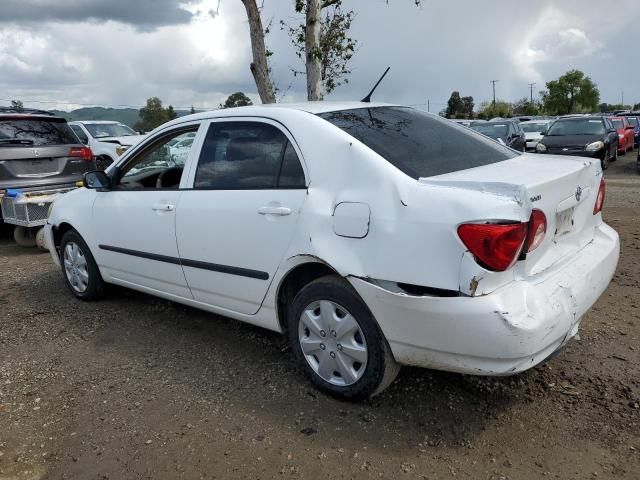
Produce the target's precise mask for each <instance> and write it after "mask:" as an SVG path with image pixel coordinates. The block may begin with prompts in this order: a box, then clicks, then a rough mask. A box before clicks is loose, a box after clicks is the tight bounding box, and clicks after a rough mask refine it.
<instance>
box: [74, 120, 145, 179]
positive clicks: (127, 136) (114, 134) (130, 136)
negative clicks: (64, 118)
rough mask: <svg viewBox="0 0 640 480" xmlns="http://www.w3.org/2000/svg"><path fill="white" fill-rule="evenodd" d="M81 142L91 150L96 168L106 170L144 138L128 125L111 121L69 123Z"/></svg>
mask: <svg viewBox="0 0 640 480" xmlns="http://www.w3.org/2000/svg"><path fill="white" fill-rule="evenodd" d="M69 126H70V127H71V128H72V129H73V131H74V133H75V134H76V135H77V136H78V138H79V139H80V141H81V142H82V143H83V144H85V145H86V146H88V147H89V148H91V150H92V151H93V154H94V155H95V158H96V166H97V167H98V168H99V169H101V170H104V169H105V168H107V167H108V166H109V165H111V163H113V162H114V161H115V160H117V159H118V157H119V156H120V155H122V154H123V153H124V152H125V151H126V150H127V149H128V148H130V147H131V146H133V145H135V144H137V143H138V142H139V141H140V140H142V139H143V138H144V135H139V134H138V133H136V132H135V131H134V130H132V129H131V128H130V127H128V126H127V125H125V124H123V123H120V122H113V121H109V120H83V121H77V122H69Z"/></svg>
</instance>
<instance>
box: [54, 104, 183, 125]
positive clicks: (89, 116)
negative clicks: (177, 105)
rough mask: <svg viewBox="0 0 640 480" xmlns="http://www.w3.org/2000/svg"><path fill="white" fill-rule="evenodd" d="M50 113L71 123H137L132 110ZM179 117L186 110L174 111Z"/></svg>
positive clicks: (101, 108)
mask: <svg viewBox="0 0 640 480" xmlns="http://www.w3.org/2000/svg"><path fill="white" fill-rule="evenodd" d="M50 111H51V113H54V114H55V115H59V116H61V117H64V118H66V119H67V120H68V121H70V122H72V121H74V120H113V121H116V122H121V123H124V124H125V125H129V126H130V127H131V128H133V125H134V123H136V122H137V121H138V110H136V109H134V108H104V107H84V108H78V109H77V110H71V111H70V112H64V111H62V110H50ZM176 113H177V114H178V116H179V117H182V116H184V115H188V114H189V111H188V110H176Z"/></svg>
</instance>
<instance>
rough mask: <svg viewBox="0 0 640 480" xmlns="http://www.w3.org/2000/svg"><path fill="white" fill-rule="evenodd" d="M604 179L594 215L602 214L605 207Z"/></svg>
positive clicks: (594, 208)
mask: <svg viewBox="0 0 640 480" xmlns="http://www.w3.org/2000/svg"><path fill="white" fill-rule="evenodd" d="M604 187H605V185H604V177H602V180H600V188H599V189H598V196H597V197H596V204H595V205H594V206H593V214H594V215H595V214H596V213H600V212H601V211H602V207H603V206H604V190H605V188H604Z"/></svg>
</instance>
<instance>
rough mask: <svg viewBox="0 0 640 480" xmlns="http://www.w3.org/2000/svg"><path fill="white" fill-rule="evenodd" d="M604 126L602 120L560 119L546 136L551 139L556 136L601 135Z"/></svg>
mask: <svg viewBox="0 0 640 480" xmlns="http://www.w3.org/2000/svg"><path fill="white" fill-rule="evenodd" d="M603 134H604V125H603V123H602V120H598V119H595V120H592V119H580V120H573V119H566V120H563V119H560V120H557V121H556V122H555V123H554V124H553V125H551V128H549V131H548V132H547V136H549V137H553V136H556V135H603Z"/></svg>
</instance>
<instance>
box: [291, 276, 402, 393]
mask: <svg viewBox="0 0 640 480" xmlns="http://www.w3.org/2000/svg"><path fill="white" fill-rule="evenodd" d="M321 300H329V301H331V302H334V303H335V304H338V305H340V306H341V307H343V308H344V309H346V310H347V311H348V312H349V313H350V314H351V316H352V317H353V318H354V319H355V321H356V323H357V324H358V326H359V327H360V331H361V332H362V334H363V336H364V340H365V342H366V343H365V344H366V350H367V363H366V366H365V367H364V372H363V373H362V375H361V376H360V378H359V379H358V380H357V381H355V383H352V384H350V385H346V386H344V385H343V386H338V385H334V384H332V383H330V382H329V381H327V380H325V379H323V378H322V377H321V376H320V375H319V374H318V373H316V372H315V370H313V369H312V368H311V366H310V365H309V363H308V362H307V359H306V358H305V355H304V354H303V352H302V347H301V345H300V339H299V325H300V319H301V316H302V314H303V312H304V311H305V309H307V308H308V307H309V306H310V305H311V304H313V303H314V302H319V301H321ZM288 313H289V315H288V319H289V325H288V326H289V343H290V345H291V349H292V350H293V352H294V355H295V356H296V359H297V360H298V362H299V364H300V366H301V367H302V369H303V370H304V373H305V374H306V375H307V376H308V377H309V379H310V380H311V382H312V383H313V384H314V385H316V386H317V387H318V388H319V389H321V390H323V391H325V392H327V393H329V394H331V395H333V396H336V397H339V398H342V399H346V400H353V401H356V400H363V399H366V398H369V397H373V396H374V395H377V394H379V393H380V392H382V391H383V390H384V389H385V388H387V387H388V386H389V385H390V384H391V382H393V380H395V378H396V376H397V375H398V372H399V371H400V366H399V365H398V364H397V363H396V361H395V360H394V358H393V355H392V353H391V349H390V348H389V345H388V344H387V341H386V339H385V338H384V335H383V334H382V331H381V330H380V327H379V326H378V324H377V322H376V321H375V319H374V318H373V315H372V314H371V312H370V311H369V308H368V307H367V305H366V304H365V303H364V302H363V301H362V299H361V298H360V296H359V295H358V294H357V292H356V291H355V290H354V289H353V287H351V285H349V283H348V282H347V281H346V280H344V279H343V278H341V277H339V276H337V275H328V276H325V277H321V278H319V279H317V280H314V281H313V282H311V283H309V284H308V285H306V286H305V287H304V288H302V290H300V292H298V294H297V295H296V297H295V298H294V300H293V302H292V303H291V305H290V306H289V312H288ZM303 328H304V327H303ZM338 347H340V346H339V345H338ZM334 358H335V357H334Z"/></svg>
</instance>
